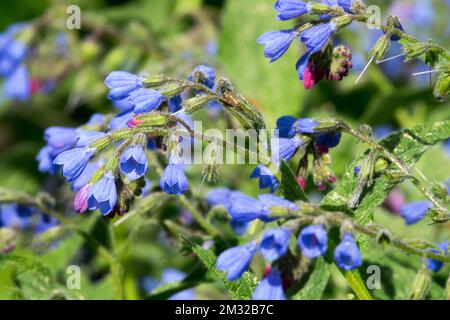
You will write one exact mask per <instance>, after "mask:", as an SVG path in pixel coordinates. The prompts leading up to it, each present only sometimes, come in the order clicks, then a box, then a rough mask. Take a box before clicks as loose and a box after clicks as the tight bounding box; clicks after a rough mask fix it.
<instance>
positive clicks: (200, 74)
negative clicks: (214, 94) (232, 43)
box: [189, 65, 216, 89]
mask: <svg viewBox="0 0 450 320" xmlns="http://www.w3.org/2000/svg"><path fill="white" fill-rule="evenodd" d="M215 80H216V72H215V71H214V69H213V68H211V67H208V66H203V65H201V66H197V67H195V69H194V70H193V71H192V72H191V74H190V75H189V81H197V82H199V83H201V84H203V85H205V86H206V87H208V88H210V89H212V88H213V87H214V81H215Z"/></svg>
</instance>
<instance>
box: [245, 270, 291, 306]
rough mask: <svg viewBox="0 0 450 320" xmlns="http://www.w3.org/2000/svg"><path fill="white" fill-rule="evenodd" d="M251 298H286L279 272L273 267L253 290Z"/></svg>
mask: <svg viewBox="0 0 450 320" xmlns="http://www.w3.org/2000/svg"><path fill="white" fill-rule="evenodd" d="M252 299H253V300H286V296H285V295H284V290H283V283H282V280H281V275H280V272H279V271H278V270H277V269H275V268H273V269H272V270H270V272H269V274H268V275H267V276H266V277H265V278H264V279H262V280H261V282H260V283H259V284H258V286H257V287H256V289H255V291H254V292H253V297H252Z"/></svg>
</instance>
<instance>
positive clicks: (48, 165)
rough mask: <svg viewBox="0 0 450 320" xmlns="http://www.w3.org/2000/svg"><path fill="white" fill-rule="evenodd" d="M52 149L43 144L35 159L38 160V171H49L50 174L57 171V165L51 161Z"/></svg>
mask: <svg viewBox="0 0 450 320" xmlns="http://www.w3.org/2000/svg"><path fill="white" fill-rule="evenodd" d="M52 152H53V149H52V148H51V147H50V146H45V147H43V148H42V149H41V150H39V153H38V154H37V156H36V160H37V161H38V162H39V164H38V169H39V171H40V172H50V174H55V173H56V172H57V171H58V166H56V165H55V164H54V163H53V160H54V159H55V157H54V156H52Z"/></svg>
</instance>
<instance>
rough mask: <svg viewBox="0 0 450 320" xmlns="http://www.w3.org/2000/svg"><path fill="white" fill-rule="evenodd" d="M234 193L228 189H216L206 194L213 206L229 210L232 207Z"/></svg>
mask: <svg viewBox="0 0 450 320" xmlns="http://www.w3.org/2000/svg"><path fill="white" fill-rule="evenodd" d="M231 194H232V191H231V190H230V189H228V188H215V189H213V190H211V191H209V192H208V193H207V194H206V199H207V200H208V203H209V204H210V205H211V206H223V207H224V208H225V209H227V210H229V209H230V207H231Z"/></svg>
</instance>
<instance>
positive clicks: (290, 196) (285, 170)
mask: <svg viewBox="0 0 450 320" xmlns="http://www.w3.org/2000/svg"><path fill="white" fill-rule="evenodd" d="M280 170H281V176H282V179H281V192H282V193H283V196H284V198H285V199H287V200H290V201H297V200H303V201H308V197H307V196H306V194H305V192H304V191H303V189H302V187H301V186H300V185H299V184H298V182H297V179H296V178H295V174H294V172H293V171H292V169H291V167H289V165H288V164H287V163H286V162H285V161H284V160H282V161H281V165H280Z"/></svg>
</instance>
